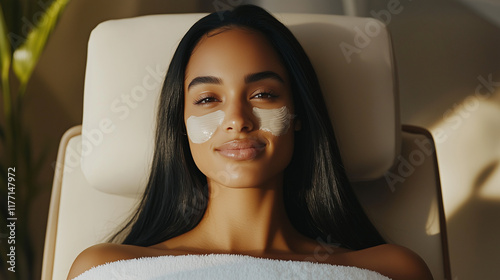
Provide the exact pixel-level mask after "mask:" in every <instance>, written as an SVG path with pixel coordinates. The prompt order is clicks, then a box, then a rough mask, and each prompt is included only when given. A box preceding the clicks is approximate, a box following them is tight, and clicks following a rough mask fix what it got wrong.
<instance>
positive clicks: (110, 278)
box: [73, 254, 389, 280]
mask: <svg viewBox="0 0 500 280" xmlns="http://www.w3.org/2000/svg"><path fill="white" fill-rule="evenodd" d="M87 279H88V280H99V279H103V280H104V279H105V280H114V279H116V280H132V279H133V280H139V279H140V280H143V279H144V280H145V279H148V280H153V279H155V280H159V279H186V280H187V279H189V280H191V279H217V280H220V279H249V280H257V279H339V280H341V279H359V280H361V279H363V280H372V279H373V280H379V279H389V278H387V277H385V276H383V275H381V274H379V273H377V272H374V271H371V270H367V269H361V268H357V267H351V266H338V265H330V264H321V263H312V262H305V261H282V260H273V259H264V258H256V257H250V256H244V255H231V254H210V255H182V256H160V257H146V258H139V259H130V260H122V261H116V262H110V263H106V264H103V265H100V266H97V267H94V268H92V269H90V270H87V271H86V272H84V273H83V274H81V275H80V276H78V277H76V278H74V279H73V280H87Z"/></svg>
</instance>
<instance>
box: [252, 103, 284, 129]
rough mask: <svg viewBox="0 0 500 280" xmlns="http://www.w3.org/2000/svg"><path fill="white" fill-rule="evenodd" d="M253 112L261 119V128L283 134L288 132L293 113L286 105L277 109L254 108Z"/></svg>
mask: <svg viewBox="0 0 500 280" xmlns="http://www.w3.org/2000/svg"><path fill="white" fill-rule="evenodd" d="M253 113H254V115H255V116H256V117H257V119H258V120H259V129H261V130H264V131H268V132H271V134H272V135H274V136H281V135H283V134H286V133H287V132H288V129H289V128H290V121H291V120H292V119H293V115H292V114H290V110H288V108H287V107H286V106H283V107H281V108H277V109H260V108H256V107H254V108H253Z"/></svg>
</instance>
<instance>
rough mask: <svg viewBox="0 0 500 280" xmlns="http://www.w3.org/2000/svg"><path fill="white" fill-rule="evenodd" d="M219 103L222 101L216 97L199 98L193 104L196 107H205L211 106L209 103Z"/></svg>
mask: <svg viewBox="0 0 500 280" xmlns="http://www.w3.org/2000/svg"><path fill="white" fill-rule="evenodd" d="M219 101H220V100H219V99H217V98H216V97H214V96H200V97H199V98H197V99H195V100H194V102H193V104H194V105H204V104H209V103H213V102H219Z"/></svg>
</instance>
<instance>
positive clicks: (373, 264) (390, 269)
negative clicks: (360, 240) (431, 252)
mask: <svg viewBox="0 0 500 280" xmlns="http://www.w3.org/2000/svg"><path fill="white" fill-rule="evenodd" d="M357 254H358V256H357V257H359V258H360V259H358V260H360V261H361V262H362V263H363V267H365V268H367V269H370V270H374V271H377V272H379V273H381V274H383V275H386V276H388V277H390V278H392V279H394V280H397V279H406V280H410V279H419V280H426V279H433V278H432V274H431V272H430V270H429V268H428V267H427V265H426V263H425V262H424V260H423V259H422V258H421V257H420V256H418V255H417V254H416V253H414V252H413V251H411V250H410V249H408V248H405V247H402V246H398V245H393V244H384V245H379V246H375V247H372V248H368V249H364V250H361V251H357Z"/></svg>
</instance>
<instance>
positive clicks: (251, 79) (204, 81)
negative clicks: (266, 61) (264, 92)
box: [188, 71, 285, 90]
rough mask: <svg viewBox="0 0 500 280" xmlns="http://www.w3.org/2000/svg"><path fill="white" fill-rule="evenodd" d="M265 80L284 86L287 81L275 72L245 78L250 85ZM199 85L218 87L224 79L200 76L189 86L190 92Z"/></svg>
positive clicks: (260, 73) (265, 72) (250, 75)
mask: <svg viewBox="0 0 500 280" xmlns="http://www.w3.org/2000/svg"><path fill="white" fill-rule="evenodd" d="M264 79H273V80H276V81H278V82H280V83H282V84H284V83H285V81H284V80H283V78H282V77H281V76H280V75H279V74H278V73H276V72H273V71H263V72H257V73H252V74H248V75H246V76H245V79H244V80H245V83H246V84H249V83H253V82H257V81H260V80H264ZM199 84H216V85H220V84H222V79H221V78H218V77H214V76H200V77H196V78H194V79H193V80H192V81H191V82H190V83H189V85H188V90H189V89H190V88H191V87H193V86H196V85H199Z"/></svg>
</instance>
